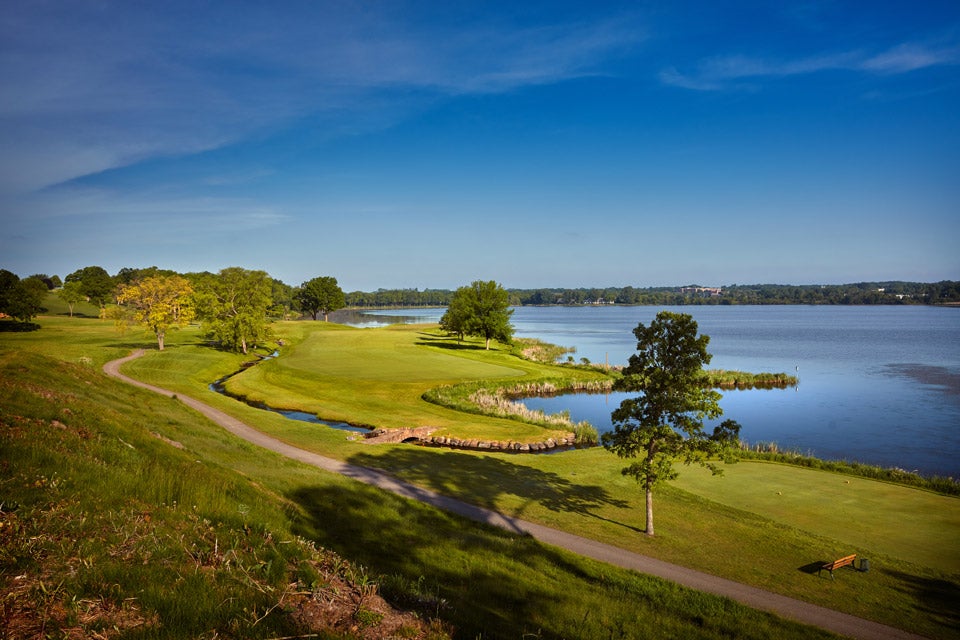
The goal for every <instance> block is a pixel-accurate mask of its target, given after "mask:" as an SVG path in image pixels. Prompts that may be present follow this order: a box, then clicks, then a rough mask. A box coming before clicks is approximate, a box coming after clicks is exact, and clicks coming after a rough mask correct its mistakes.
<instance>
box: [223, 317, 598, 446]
mask: <svg viewBox="0 0 960 640" xmlns="http://www.w3.org/2000/svg"><path fill="white" fill-rule="evenodd" d="M277 333H278V335H280V336H283V339H284V340H285V342H286V344H285V346H284V347H283V349H282V357H280V358H277V359H275V360H269V361H265V362H263V363H261V364H259V365H258V366H256V367H252V368H250V369H249V370H247V371H244V372H243V373H241V374H239V375H237V376H235V377H234V378H231V379H230V380H229V381H228V382H227V389H228V390H229V391H230V392H231V393H233V394H237V395H240V396H243V397H245V398H248V399H250V400H256V401H261V402H265V403H266V404H268V405H270V406H272V407H277V408H283V409H296V410H300V411H306V412H309V413H313V414H316V415H318V416H320V417H321V418H323V419H325V420H337V421H343V422H349V423H352V424H357V425H367V426H372V427H378V428H408V427H421V426H429V427H435V428H436V429H437V431H436V434H438V435H440V434H447V435H455V436H458V437H463V438H478V439H486V440H503V441H507V440H516V441H521V442H524V441H527V442H530V441H542V440H546V439H547V438H549V437H556V436H558V435H562V434H564V433H565V432H563V431H557V430H555V429H546V428H543V427H539V426H536V425H531V424H525V423H521V422H517V421H515V420H507V419H500V418H492V417H484V416H477V415H472V414H467V413H463V412H460V411H454V410H451V409H447V408H444V407H441V406H437V405H435V404H431V403H429V402H426V401H425V400H423V398H422V395H423V394H424V392H426V391H428V390H429V389H431V388H433V387H437V386H440V385H450V384H455V383H459V382H464V381H469V380H504V381H512V380H521V379H526V378H535V377H538V376H539V377H543V376H545V375H557V373H556V370H557V369H558V368H557V367H551V366H546V365H539V364H535V363H532V362H527V361H523V360H520V359H518V358H516V357H514V356H512V355H510V354H509V353H508V352H505V351H502V350H491V351H485V350H483V349H479V348H477V346H476V344H474V343H464V344H460V343H459V342H458V341H457V340H456V339H452V338H447V337H444V336H441V335H439V334H438V333H437V332H436V330H435V328H432V327H417V326H397V327H389V328H384V329H376V330H371V329H352V328H348V327H343V326H340V325H331V324H328V323H278V325H277ZM577 373H578V375H581V376H583V377H590V374H585V373H582V372H577ZM592 377H594V378H599V377H600V376H599V374H592Z"/></svg>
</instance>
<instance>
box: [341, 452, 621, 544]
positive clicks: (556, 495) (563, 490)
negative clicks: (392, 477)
mask: <svg viewBox="0 0 960 640" xmlns="http://www.w3.org/2000/svg"><path fill="white" fill-rule="evenodd" d="M349 462H351V463H352V464H356V465H360V466H364V467H376V468H381V469H385V470H387V471H390V472H393V473H396V474H398V475H402V476H403V478H404V479H405V480H407V481H409V482H413V483H415V484H419V485H421V486H425V487H427V488H429V489H431V490H433V491H436V492H437V493H440V494H443V495H446V496H451V497H455V498H459V499H461V500H464V501H465V502H469V503H471V504H475V505H477V506H480V507H483V508H485V509H490V510H494V511H496V510H498V509H499V508H500V507H499V503H500V500H501V498H503V497H507V496H514V497H516V498H519V499H520V500H521V505H520V506H519V507H517V508H515V510H514V511H513V514H512V515H516V516H522V515H523V513H524V512H525V511H526V509H527V507H528V506H530V505H533V504H538V505H542V506H543V507H545V508H547V509H548V510H550V511H555V512H566V513H575V514H579V515H584V516H589V517H593V518H597V519H600V520H605V521H607V522H613V523H614V524H618V525H620V526H623V527H626V528H629V529H633V530H634V531H637V530H638V529H636V528H635V527H632V526H630V525H627V524H623V523H620V522H615V521H613V520H609V519H607V518H604V517H601V516H599V515H596V514H594V513H593V510H594V509H597V508H600V507H616V508H620V509H627V508H630V506H631V505H630V503H628V502H627V501H625V500H620V499H617V498H614V497H612V496H611V495H610V493H609V492H608V491H607V490H606V489H604V488H603V487H599V486H596V485H586V484H578V483H575V482H572V481H571V480H569V479H567V478H564V477H562V476H560V475H558V474H556V473H552V472H549V471H542V470H540V469H535V468H531V467H527V466H524V465H520V464H515V463H514V462H512V461H510V459H509V458H506V457H501V456H493V455H487V456H481V455H475V454H467V453H462V452H458V451H438V450H437V449H425V448H422V447H415V446H409V447H394V448H393V449H391V450H390V451H388V452H386V453H377V454H368V453H360V454H357V455H355V456H352V457H351V458H350V460H349Z"/></svg>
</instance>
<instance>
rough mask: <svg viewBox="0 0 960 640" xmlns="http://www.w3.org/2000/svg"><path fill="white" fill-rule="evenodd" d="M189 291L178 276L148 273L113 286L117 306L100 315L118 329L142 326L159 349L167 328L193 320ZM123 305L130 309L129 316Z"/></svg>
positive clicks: (191, 290) (185, 280)
mask: <svg viewBox="0 0 960 640" xmlns="http://www.w3.org/2000/svg"><path fill="white" fill-rule="evenodd" d="M68 284H69V283H68ZM64 288H66V286H65V287H64ZM192 294H193V287H192V286H191V285H190V282H189V281H188V280H187V279H185V278H183V277H181V276H152V277H149V278H145V279H143V280H140V281H137V282H132V283H130V284H121V285H120V286H119V287H118V289H117V302H118V303H119V304H120V305H121V307H119V308H118V309H119V310H118V311H114V312H108V313H105V314H104V315H107V316H111V317H113V318H114V320H115V321H116V322H117V324H118V326H119V327H121V328H124V327H125V326H126V324H127V323H128V322H131V321H132V322H135V323H137V324H141V325H143V326H144V327H146V328H147V329H149V330H150V331H152V332H153V333H154V335H156V337H157V348H158V349H159V350H160V351H163V346H164V340H165V339H166V335H167V331H169V330H170V329H171V328H175V327H185V326H186V325H188V324H189V323H190V321H191V320H192V319H193V316H194V309H193V306H192ZM124 306H126V307H128V308H129V309H130V314H129V315H128V314H127V313H124V311H125V309H124Z"/></svg>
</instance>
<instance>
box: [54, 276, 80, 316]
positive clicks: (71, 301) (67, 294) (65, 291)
mask: <svg viewBox="0 0 960 640" xmlns="http://www.w3.org/2000/svg"><path fill="white" fill-rule="evenodd" d="M56 295H57V297H58V298H60V299H61V300H63V301H64V302H65V303H66V304H67V307H68V308H69V309H70V317H71V318H72V317H73V308H74V307H75V306H77V303H78V302H83V301H84V300H86V299H87V296H85V295H83V292H82V291H80V283H79V282H75V281H74V282H67V283H65V284H64V285H63V287H61V288H60V289H59V290H58V291H57V293H56Z"/></svg>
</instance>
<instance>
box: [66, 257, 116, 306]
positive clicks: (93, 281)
mask: <svg viewBox="0 0 960 640" xmlns="http://www.w3.org/2000/svg"><path fill="white" fill-rule="evenodd" d="M64 282H79V283H80V292H81V293H83V295H85V296H86V297H87V299H88V300H90V302H92V303H93V304H95V305H97V306H98V307H100V308H101V309H103V307H104V305H106V304H107V301H108V300H110V297H111V295H112V294H113V291H114V288H115V287H116V282H115V281H114V279H113V278H111V277H110V274H109V273H107V271H106V269H104V268H103V267H97V266H91V267H84V268H83V269H77V270H76V271H74V272H73V273H71V274H70V275H68V276H67V277H66V278H64Z"/></svg>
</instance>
